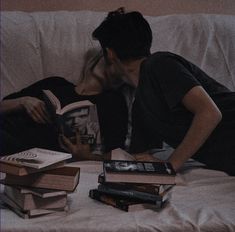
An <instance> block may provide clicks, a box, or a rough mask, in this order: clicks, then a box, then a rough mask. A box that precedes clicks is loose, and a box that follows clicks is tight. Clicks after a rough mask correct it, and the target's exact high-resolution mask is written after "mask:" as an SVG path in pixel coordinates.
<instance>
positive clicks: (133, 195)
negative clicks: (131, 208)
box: [98, 184, 170, 204]
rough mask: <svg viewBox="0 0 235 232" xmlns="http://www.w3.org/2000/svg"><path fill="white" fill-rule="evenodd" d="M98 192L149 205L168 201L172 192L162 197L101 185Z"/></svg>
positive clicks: (165, 193) (166, 192)
mask: <svg viewBox="0 0 235 232" xmlns="http://www.w3.org/2000/svg"><path fill="white" fill-rule="evenodd" d="M98 190H99V191H100V192H103V193H107V194H110V195H114V196H118V197H125V198H127V199H135V200H140V201H144V202H148V203H153V204H155V203H156V202H159V201H162V202H163V201H165V200H166V199H168V198H169V196H170V191H165V192H164V193H162V194H161V195H157V194H150V193H145V192H140V191H136V190H132V189H122V190H121V189H115V188H111V187H109V186H107V185H103V184H99V185H98Z"/></svg>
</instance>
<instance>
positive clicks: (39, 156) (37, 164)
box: [0, 148, 72, 169]
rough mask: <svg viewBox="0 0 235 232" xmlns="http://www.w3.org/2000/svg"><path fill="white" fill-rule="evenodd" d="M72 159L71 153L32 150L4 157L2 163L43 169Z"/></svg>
mask: <svg viewBox="0 0 235 232" xmlns="http://www.w3.org/2000/svg"><path fill="white" fill-rule="evenodd" d="M70 158H72V155H71V154H69V153H65V152H58V151H52V150H48V149H42V148H32V149H29V150H26V151H22V152H18V153H15V154H12V155H6V156H2V157H1V158H0V163H1V162H2V163H8V164H12V165H19V166H25V167H30V168H36V169H41V168H44V167H47V166H50V165H52V164H55V163H58V162H61V161H64V160H67V159H70Z"/></svg>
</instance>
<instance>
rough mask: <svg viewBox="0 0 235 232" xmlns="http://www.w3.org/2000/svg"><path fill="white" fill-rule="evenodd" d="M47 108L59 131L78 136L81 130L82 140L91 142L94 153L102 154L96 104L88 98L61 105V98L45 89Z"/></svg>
mask: <svg viewBox="0 0 235 232" xmlns="http://www.w3.org/2000/svg"><path fill="white" fill-rule="evenodd" d="M43 93H44V100H45V103H46V106H47V110H48V111H49V113H50V114H51V117H52V120H55V124H56V126H57V128H58V131H59V132H60V133H62V134H64V135H65V136H66V137H68V138H70V139H71V141H73V140H75V138H76V131H79V133H80V138H81V142H82V143H83V144H90V146H91V151H92V153H96V154H101V153H102V145H101V135H100V126H99V120H98V114H97V109H96V105H95V104H93V103H91V102H90V101H88V100H84V101H78V102H73V103H70V104H68V105H66V106H64V107H61V103H60V101H59V99H58V98H57V97H56V96H55V95H54V94H53V93H52V92H51V91H50V90H43Z"/></svg>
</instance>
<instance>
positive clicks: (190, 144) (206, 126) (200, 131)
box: [168, 112, 221, 171]
mask: <svg viewBox="0 0 235 232" xmlns="http://www.w3.org/2000/svg"><path fill="white" fill-rule="evenodd" d="M220 120H221V115H220V114H219V113H216V112H212V113H208V112H203V113H201V114H198V115H195V116H194V118H193V121H192V124H191V126H190V128H189V130H188V132H187V133H186V135H185V137H184V139H183V141H182V142H181V144H180V145H179V146H178V147H177V148H176V149H175V150H174V152H173V153H172V154H171V156H170V158H169V159H168V161H169V162H171V163H172V166H173V167H174V169H175V170H176V171H177V170H178V169H179V168H180V167H181V166H182V165H183V164H184V163H185V162H186V161H187V160H188V159H189V158H190V157H192V156H193V155H194V154H195V153H196V152H197V151H198V149H199V148H200V147H201V146H202V145H203V144H204V143H205V141H206V140H207V138H208V137H209V136H210V134H211V133H212V131H213V130H214V129H215V127H216V126H217V125H218V123H219V121H220Z"/></svg>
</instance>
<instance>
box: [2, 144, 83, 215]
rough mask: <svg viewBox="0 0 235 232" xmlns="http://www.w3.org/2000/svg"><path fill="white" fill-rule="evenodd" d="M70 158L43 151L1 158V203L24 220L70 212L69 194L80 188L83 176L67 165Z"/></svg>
mask: <svg viewBox="0 0 235 232" xmlns="http://www.w3.org/2000/svg"><path fill="white" fill-rule="evenodd" d="M70 158H71V154H68V153H63V152H56V151H51V150H46V149H40V148H33V149H30V150H27V151H24V152H20V153H17V154H13V155H8V156H3V157H1V158H0V171H1V172H2V173H5V178H3V179H1V180H0V183H1V184H3V185H4V191H3V193H1V200H2V201H3V202H4V203H5V204H6V205H7V206H8V207H9V208H10V209H12V210H13V211H14V212H16V213H17V214H18V215H20V216H21V217H23V218H31V217H34V216H39V215H45V214H50V213H54V212H61V211H63V212H64V211H67V210H68V202H67V196H68V193H71V192H73V191H74V190H75V189H76V187H77V185H78V183H79V176H80V169H79V167H72V166H68V165H65V160H67V159H70Z"/></svg>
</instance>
